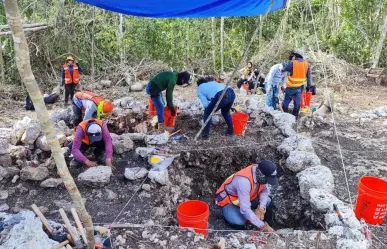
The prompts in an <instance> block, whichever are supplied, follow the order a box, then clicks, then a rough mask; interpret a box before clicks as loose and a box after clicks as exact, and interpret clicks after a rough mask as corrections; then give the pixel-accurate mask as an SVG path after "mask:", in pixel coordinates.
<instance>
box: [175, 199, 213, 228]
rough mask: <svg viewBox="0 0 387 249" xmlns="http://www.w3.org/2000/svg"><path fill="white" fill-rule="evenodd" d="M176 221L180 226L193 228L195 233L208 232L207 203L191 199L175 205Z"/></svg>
mask: <svg viewBox="0 0 387 249" xmlns="http://www.w3.org/2000/svg"><path fill="white" fill-rule="evenodd" d="M176 213H177V222H178V223H179V227H180V228H193V229H194V230H195V232H196V233H201V234H203V235H207V234H208V230H207V229H208V217H209V216H210V210H209V208H208V205H207V203H205V202H202V201H199V200H191V201H186V202H183V203H181V204H180V205H179V206H178V207H177V212H176Z"/></svg>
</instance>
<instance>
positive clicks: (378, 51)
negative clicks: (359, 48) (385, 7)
mask: <svg viewBox="0 0 387 249" xmlns="http://www.w3.org/2000/svg"><path fill="white" fill-rule="evenodd" d="M386 33H387V16H386V19H385V20H384V26H383V30H382V33H381V34H380V38H379V44H378V47H377V48H376V52H375V56H374V62H373V64H372V67H377V66H378V63H379V59H380V54H381V53H382V49H383V44H384V40H385V39H386Z"/></svg>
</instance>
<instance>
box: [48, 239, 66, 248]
mask: <svg viewBox="0 0 387 249" xmlns="http://www.w3.org/2000/svg"><path fill="white" fill-rule="evenodd" d="M68 243H70V242H69V241H68V240H65V241H63V242H61V243H59V244H56V245H55V246H53V247H52V248H51V249H59V248H62V247H64V246H65V245H67V244H68Z"/></svg>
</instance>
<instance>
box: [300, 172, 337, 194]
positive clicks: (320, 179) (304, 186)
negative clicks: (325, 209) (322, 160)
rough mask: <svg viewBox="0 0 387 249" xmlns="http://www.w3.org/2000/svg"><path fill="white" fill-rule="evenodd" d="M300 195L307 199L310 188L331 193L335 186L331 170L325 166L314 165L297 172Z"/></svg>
mask: <svg viewBox="0 0 387 249" xmlns="http://www.w3.org/2000/svg"><path fill="white" fill-rule="evenodd" d="M297 178H298V184H299V185H300V193H301V197H302V198H304V199H309V198H310V196H309V190H310V189H312V188H316V189H320V190H324V191H326V192H327V193H332V192H333V189H334V187H335V183H334V179H333V175H332V171H331V170H330V169H329V168H328V167H325V166H316V167H311V168H308V169H305V170H303V171H301V172H300V173H298V174H297Z"/></svg>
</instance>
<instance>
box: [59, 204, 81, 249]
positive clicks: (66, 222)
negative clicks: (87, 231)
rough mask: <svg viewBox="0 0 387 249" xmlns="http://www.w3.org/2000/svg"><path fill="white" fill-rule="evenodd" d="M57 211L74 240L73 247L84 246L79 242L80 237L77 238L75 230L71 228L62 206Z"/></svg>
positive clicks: (78, 248)
mask: <svg viewBox="0 0 387 249" xmlns="http://www.w3.org/2000/svg"><path fill="white" fill-rule="evenodd" d="M59 213H60V215H61V216H62V219H63V222H64V223H65V225H66V227H67V230H68V232H69V233H70V235H71V237H72V238H73V240H74V244H75V247H74V249H81V248H84V244H83V243H82V242H81V239H80V238H79V236H78V234H77V232H76V231H74V230H73V228H72V226H71V224H70V220H69V218H68V217H67V215H66V213H65V211H64V210H63V208H61V209H59Z"/></svg>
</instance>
